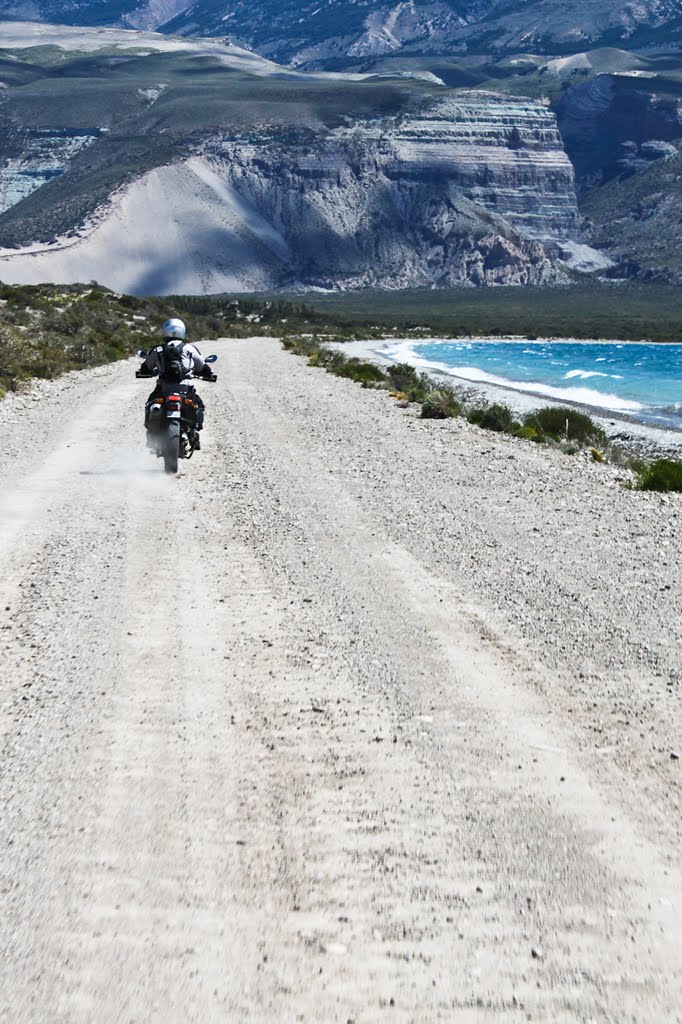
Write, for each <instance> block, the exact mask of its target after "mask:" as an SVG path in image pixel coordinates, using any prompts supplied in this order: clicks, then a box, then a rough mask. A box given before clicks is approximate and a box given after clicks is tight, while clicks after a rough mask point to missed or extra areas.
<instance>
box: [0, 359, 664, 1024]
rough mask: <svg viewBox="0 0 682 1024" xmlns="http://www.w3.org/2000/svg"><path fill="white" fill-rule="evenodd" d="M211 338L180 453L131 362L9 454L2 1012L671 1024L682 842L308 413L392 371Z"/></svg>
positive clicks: (340, 413) (382, 425)
mask: <svg viewBox="0 0 682 1024" xmlns="http://www.w3.org/2000/svg"><path fill="white" fill-rule="evenodd" d="M218 351H219V352H220V357H221V362H220V363H219V368H220V381H219V384H218V386H217V387H216V388H215V389H213V390H211V391H210V392H208V388H206V389H205V390H206V391H207V392H208V394H206V399H207V402H208V407H209V417H208V427H207V430H206V432H205V434H206V438H205V443H204V450H203V451H202V453H201V454H200V455H199V456H198V457H197V458H196V459H195V460H193V461H192V462H191V463H190V464H189V465H188V466H187V467H186V469H185V471H184V472H183V473H182V474H181V476H180V477H179V478H178V479H172V480H171V479H166V478H165V477H164V476H163V474H162V473H160V472H159V471H158V470H157V467H156V465H155V464H154V462H153V461H152V460H151V459H150V458H149V457H148V456H147V455H146V453H145V452H144V451H143V450H142V438H141V430H140V427H139V419H140V407H141V403H142V400H143V398H144V395H143V394H141V393H140V386H139V384H136V382H134V381H131V380H129V375H131V374H132V370H131V367H130V365H125V366H119V367H116V368H114V369H112V370H108V371H107V374H108V376H107V389H108V391H107V396H106V399H103V398H101V397H98V396H97V394H96V389H93V387H92V375H88V374H84V375H83V386H82V393H83V396H84V397H83V401H82V403H81V406H80V408H79V411H78V412H77V413H75V414H74V409H73V406H72V403H71V401H70V400H71V397H72V392H71V390H69V391H66V392H65V394H64V402H63V406H62V407H60V406H59V400H58V399H55V408H56V410H57V411H56V413H54V415H57V416H60V415H61V416H62V422H63V423H64V424H66V423H67V422H68V423H69V428H68V430H66V433H55V435H54V437H55V443H54V444H53V445H52V446H50V445H47V446H46V445H44V443H43V441H44V438H43V436H42V435H41V443H37V442H36V445H35V452H36V455H35V460H36V461H35V464H34V468H33V474H32V475H31V473H26V472H25V471H24V469H23V468H22V463H21V460H19V461H17V460H14V461H13V462H12V464H11V466H10V469H9V471H8V472H7V473H6V476H5V480H6V485H7V486H6V491H5V494H4V495H3V496H2V498H1V499H0V513H1V515H2V517H1V518H0V525H1V526H2V530H3V532H2V534H0V536H2V538H3V546H2V549H1V550H0V559H1V563H2V570H3V576H2V583H0V591H1V593H0V609H1V608H7V607H8V608H9V610H6V611H4V612H0V625H1V626H2V627H3V628H2V630H1V631H0V645H1V646H0V653H1V654H2V662H3V666H4V668H3V672H2V683H1V684H0V706H1V707H2V709H3V710H2V713H3V715H4V719H3V721H4V736H3V737H2V746H1V747H0V769H1V770H0V892H1V899H2V916H1V918H0V958H1V959H0V962H1V963H2V968H1V970H2V979H1V984H0V1019H2V1020H7V1021H11V1022H12V1024H15V1022H21V1024H24V1022H27V1024H28V1022H31V1024H33V1022H36V1024H43V1022H44V1021H46V1020H50V1021H51V1022H54V1024H67V1022H68V1024H80V1022H90V1021H94V1020H97V1021H98V1022H99V1021H103V1022H110V1021H111V1022H119V1021H120V1022H124V1021H125V1022H129V1021H140V1022H142V1021H144V1022H149V1021H154V1022H157V1021H158V1022H177V1024H180V1022H183V1024H184V1022H188V1021H201V1022H202V1024H203V1022H207V1021H216V1022H217V1021H224V1020H250V1021H263V1022H267V1021H296V1020H303V1021H308V1020H309V1021H324V1022H327V1021H342V1022H347V1021H350V1020H353V1021H357V1022H358V1024H359V1022H361V1021H383V1020H386V1021H389V1020H390V1021H396V1020H399V1021H406V1022H407V1021H435V1020H444V1021H445V1020H448V1021H450V1020H457V1021H458V1022H459V1021H463V1022H465V1021H481V1022H482V1021H489V1020H500V1021H502V1020H504V1021H509V1022H516V1021H522V1020H527V1019H529V1018H532V1019H534V1020H546V1021H550V1020H551V1021H562V1022H563V1021H565V1022H569V1021H571V1022H573V1021H605V1022H606V1021H611V1020H619V1021H642V1022H645V1021H647V1022H648V1021H650V1020H652V1019H655V1020H656V1021H661V1022H674V1021H679V1020H680V1019H681V1018H680V1013H679V1007H680V1005H682V1002H681V1000H680V965H679V962H678V958H677V950H678V949H679V939H680V934H679V931H680V920H681V918H680V914H679V909H680V908H679V906H678V901H679V893H680V887H679V872H678V865H677V863H676V862H675V860H674V856H673V850H672V848H667V847H666V846H665V845H663V844H662V841H661V840H660V838H658V837H657V835H656V834H655V833H652V834H651V836H647V835H646V834H643V832H642V829H641V828H639V827H638V826H637V823H635V822H633V821H632V820H631V819H630V818H629V817H628V814H627V810H626V808H625V806H624V805H622V804H620V803H618V802H615V801H614V800H613V799H612V793H611V790H610V789H609V787H608V786H604V785H602V784H601V783H600V781H599V779H598V778H597V777H595V775H594V773H593V772H592V770H591V767H590V762H589V761H584V760H583V757H582V755H581V752H580V749H579V748H578V746H576V742H575V733H574V729H573V725H572V723H570V722H568V721H565V720H563V719H562V718H561V716H560V715H559V714H558V713H556V708H554V709H552V707H551V703H552V702H551V696H549V697H548V696H545V695H546V694H549V695H551V694H552V692H553V689H554V688H555V685H556V684H555V681H554V680H553V678H552V675H551V672H549V671H548V670H547V669H546V668H543V667H542V665H541V664H540V663H539V662H538V660H537V659H536V658H535V656H533V657H531V656H530V655H529V654H528V653H526V651H525V648H524V645H523V644H522V643H520V642H519V639H518V637H514V636H513V635H509V636H507V637H504V636H502V635H501V634H500V631H499V628H498V626H497V625H496V622H495V619H494V616H491V614H490V610H489V608H488V607H487V605H485V604H484V603H482V602H481V603H477V602H473V601H472V600H471V595H470V594H469V593H468V590H467V588H466V586H464V581H462V585H460V583H458V581H457V578H456V577H454V576H453V575H452V573H451V572H450V571H447V572H445V571H443V572H439V571H438V570H437V569H434V566H433V564H431V563H430V562H428V561H427V560H425V559H424V558H423V557H422V555H421V554H420V550H419V545H418V544H412V543H411V542H410V541H409V540H408V541H407V542H406V541H405V539H404V538H403V537H402V536H398V535H397V534H396V533H395V531H393V530H392V529H391V528H390V517H385V518H383V519H379V518H378V517H377V515H376V509H375V506H374V500H375V499H374V498H372V500H370V492H369V491H365V492H364V498H363V491H362V490H361V489H360V490H358V487H357V481H355V480H351V481H349V479H348V476H347V471H346V465H345V461H344V460H343V459H338V458H337V456H336V455H335V452H334V449H333V446H328V445H326V444H324V443H322V442H321V441H320V439H319V438H318V437H316V436H313V434H312V433H311V432H310V431H309V428H308V425H307V424H308V418H307V417H300V418H298V419H295V405H296V402H307V403H312V404H309V405H308V409H309V410H310V409H313V408H315V407H316V406H315V404H314V403H323V402H325V401H326V402H327V403H328V408H326V412H325V416H326V417H327V422H328V423H329V424H330V425H331V426H330V429H335V430H339V431H340V430H342V429H343V417H344V416H346V417H347V416H348V415H351V414H352V412H353V403H356V404H357V408H358V409H360V408H361V403H366V402H367V400H368V396H366V395H364V394H363V393H362V392H360V391H359V390H358V391H357V392H356V391H353V392H352V393H351V392H349V393H348V394H349V395H350V394H352V397H350V398H349V397H346V391H345V390H343V389H342V390H338V388H339V382H337V381H331V380H330V379H329V378H324V377H323V376H320V375H319V374H318V375H315V374H311V372H310V371H308V370H307V369H306V368H305V367H303V366H302V365H301V363H299V362H298V361H297V360H295V359H293V358H291V357H289V356H286V355H284V354H283V353H282V352H281V351H280V350H279V347H278V346H277V344H276V343H274V342H268V341H250V342H242V341H239V342H225V343H221V344H220V345H219V346H218ZM57 393H58V392H57ZM292 394H296V395H299V396H300V397H298V398H296V399H295V400H291V399H290V398H287V397H284V396H291V395H292ZM103 402H104V403H105V406H103ZM104 407H106V409H107V410H109V412H110V413H111V410H112V409H116V415H115V417H114V418H112V416H111V415H109V416H106V415H103V408H104ZM320 408H322V406H321V404H320ZM60 409H61V410H62V411H60ZM381 415H383V416H387V414H386V413H383V414H377V423H378V424H379V425H378V427H377V434H378V435H379V436H378V440H377V441H376V442H375V443H376V444H377V445H378V451H379V453H380V451H381V444H382V441H381V431H382V430H383V429H386V430H387V431H389V430H393V429H400V428H399V427H398V426H397V425H396V424H395V423H394V422H393V421H390V416H389V417H388V419H387V420H382V419H380V416H381ZM335 416H336V417H337V418H336V419H334V417H335ZM32 417H33V420H32V422H33V423H34V425H39V423H40V414H39V412H35V411H33V412H32ZM389 421H390V422H389ZM48 426H49V418H48V417H47V416H46V418H45V429H47V428H48ZM25 444H26V454H27V459H28V458H30V456H31V452H32V449H31V444H32V441H31V439H30V438H25ZM69 446H70V447H69ZM410 454H411V452H409V451H408V450H407V448H406V452H405V455H406V458H407V457H409V455H410ZM41 458H42V459H44V461H43V462H40V459H41ZM12 466H13V467H14V468H12ZM404 468H405V467H402V468H401V472H402V471H404ZM372 487H374V484H372ZM390 500H391V502H394V501H395V496H394V494H393V492H391V497H390ZM387 508H388V507H387ZM392 508H394V509H395V508H397V506H392ZM17 510H22V515H24V514H25V515H26V519H25V520H22V519H20V518H19V517H18V516H17V514H16V512H17ZM48 510H49V511H48ZM552 711H553V712H555V713H550V712H552ZM533 949H535V951H536V953H538V954H539V955H537V956H534V955H533Z"/></svg>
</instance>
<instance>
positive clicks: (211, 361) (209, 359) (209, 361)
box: [204, 356, 218, 363]
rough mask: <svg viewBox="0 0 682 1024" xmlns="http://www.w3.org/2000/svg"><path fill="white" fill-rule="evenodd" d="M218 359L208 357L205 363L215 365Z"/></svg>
mask: <svg viewBox="0 0 682 1024" xmlns="http://www.w3.org/2000/svg"><path fill="white" fill-rule="evenodd" d="M217 358H218V357H217V356H206V358H205V359H204V362H205V363H215V361H216V360H217Z"/></svg>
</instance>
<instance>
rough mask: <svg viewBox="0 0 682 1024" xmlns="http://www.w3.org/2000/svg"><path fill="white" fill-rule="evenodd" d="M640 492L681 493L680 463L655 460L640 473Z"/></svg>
mask: <svg viewBox="0 0 682 1024" xmlns="http://www.w3.org/2000/svg"><path fill="white" fill-rule="evenodd" d="M637 487H638V488H639V490H640V491H682V462H676V461H674V460H673V459H657V460H656V461H655V462H652V463H651V464H650V465H648V466H645V468H644V469H643V470H642V471H641V472H640V474H639V479H638V481H637Z"/></svg>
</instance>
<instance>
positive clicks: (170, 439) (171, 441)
mask: <svg viewBox="0 0 682 1024" xmlns="http://www.w3.org/2000/svg"><path fill="white" fill-rule="evenodd" d="M179 457H180V424H179V423H177V422H173V421H171V422H170V423H169V424H168V428H167V430H166V437H165V439H164V446H163V468H164V469H165V471H166V472H167V473H177V471H178V458H179Z"/></svg>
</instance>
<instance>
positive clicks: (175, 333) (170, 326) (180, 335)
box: [161, 316, 187, 341]
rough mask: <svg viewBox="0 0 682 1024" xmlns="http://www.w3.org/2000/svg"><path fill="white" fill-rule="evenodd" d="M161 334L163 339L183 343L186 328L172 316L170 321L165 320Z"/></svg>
mask: <svg viewBox="0 0 682 1024" xmlns="http://www.w3.org/2000/svg"><path fill="white" fill-rule="evenodd" d="M161 333H162V334H163V336H164V338H175V339H176V340H177V341H184V340H185V335H186V334H187V328H186V327H185V325H184V323H183V322H182V320H178V318H177V317H176V316H172V317H171V318H170V320H166V322H165V324H164V325H163V327H162V328H161Z"/></svg>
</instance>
